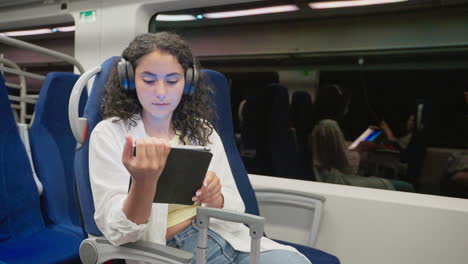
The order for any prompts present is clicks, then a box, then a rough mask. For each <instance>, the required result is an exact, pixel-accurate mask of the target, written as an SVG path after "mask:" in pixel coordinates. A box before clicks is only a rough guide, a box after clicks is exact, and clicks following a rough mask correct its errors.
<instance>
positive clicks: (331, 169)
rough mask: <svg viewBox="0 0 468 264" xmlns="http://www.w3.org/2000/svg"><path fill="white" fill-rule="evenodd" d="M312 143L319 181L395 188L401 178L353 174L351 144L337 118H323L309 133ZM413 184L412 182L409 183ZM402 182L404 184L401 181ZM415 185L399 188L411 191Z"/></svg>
mask: <svg viewBox="0 0 468 264" xmlns="http://www.w3.org/2000/svg"><path fill="white" fill-rule="evenodd" d="M309 143H310V145H311V146H310V147H311V148H312V149H313V152H314V159H313V160H312V167H313V169H314V172H315V177H316V179H317V181H319V182H326V183H336V184H345V185H351V186H360V187H369V188H377V189H387V190H395V184H393V183H392V182H395V183H400V182H401V181H395V180H388V179H384V178H378V177H363V176H358V175H355V174H353V168H352V167H351V166H350V160H349V159H348V157H349V156H351V155H349V154H348V155H347V154H346V152H347V151H348V150H347V147H346V143H345V140H344V136H343V133H342V132H341V129H340V127H339V126H338V123H337V122H336V121H334V120H330V119H324V120H322V121H320V122H319V123H318V124H317V125H316V126H315V128H314V129H313V131H312V134H311V135H310V137H309ZM407 185H409V184H407ZM398 186H400V184H398ZM412 189H413V188H412V186H405V187H403V188H401V189H400V188H399V189H397V190H402V191H406V190H408V191H411V190H412Z"/></svg>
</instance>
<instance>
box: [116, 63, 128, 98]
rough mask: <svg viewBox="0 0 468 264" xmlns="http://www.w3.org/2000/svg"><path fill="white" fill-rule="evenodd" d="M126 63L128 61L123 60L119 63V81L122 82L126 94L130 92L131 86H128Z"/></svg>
mask: <svg viewBox="0 0 468 264" xmlns="http://www.w3.org/2000/svg"><path fill="white" fill-rule="evenodd" d="M125 62H126V61H125V60H124V59H122V60H121V61H119V62H118V63H117V73H118V74H119V80H120V83H121V84H122V88H123V90H124V92H128V87H129V84H128V78H127V69H126V66H125Z"/></svg>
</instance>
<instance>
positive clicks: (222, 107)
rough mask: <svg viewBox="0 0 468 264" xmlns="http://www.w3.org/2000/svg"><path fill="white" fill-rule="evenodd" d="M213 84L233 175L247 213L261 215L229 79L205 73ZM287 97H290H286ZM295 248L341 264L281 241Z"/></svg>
mask: <svg viewBox="0 0 468 264" xmlns="http://www.w3.org/2000/svg"><path fill="white" fill-rule="evenodd" d="M204 72H205V73H206V74H207V75H208V77H209V78H210V80H211V82H212V83H213V89H214V103H215V107H216V111H217V116H218V121H217V122H213V124H214V126H215V129H216V131H217V132H218V133H219V135H220V137H221V140H222V141H223V144H224V147H225V149H226V154H227V156H228V160H229V164H230V166H231V170H232V173H233V175H234V178H235V180H236V184H237V187H238V189H239V192H240V193H241V196H242V198H243V200H244V203H245V207H246V211H247V212H249V213H252V214H257V215H258V205H257V200H256V199H255V194H254V192H253V189H252V185H251V184H250V181H249V178H248V175H247V171H246V170H245V167H244V165H243V164H242V160H241V158H240V154H239V152H238V150H237V148H236V144H235V138H234V132H233V131H234V130H233V127H232V114H231V100H230V95H229V86H228V82H227V80H226V77H225V76H224V75H223V74H221V73H219V72H216V71H212V70H204ZM286 98H287V97H286ZM278 242H280V243H284V244H288V245H291V246H293V247H295V248H296V249H297V250H299V251H300V252H301V253H302V254H304V255H305V256H306V257H307V258H309V260H311V262H312V263H314V264H338V263H340V262H339V260H338V258H337V257H335V256H333V255H330V254H328V253H326V252H323V251H321V250H318V249H314V248H309V247H305V246H302V245H297V244H293V243H288V242H283V241H278Z"/></svg>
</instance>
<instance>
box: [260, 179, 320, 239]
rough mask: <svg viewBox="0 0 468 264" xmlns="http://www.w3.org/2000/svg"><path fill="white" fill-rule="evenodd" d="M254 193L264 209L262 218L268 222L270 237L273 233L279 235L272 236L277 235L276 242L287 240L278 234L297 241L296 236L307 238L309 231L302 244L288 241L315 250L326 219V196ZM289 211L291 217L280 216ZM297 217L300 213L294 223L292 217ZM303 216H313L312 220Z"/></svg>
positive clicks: (264, 190) (268, 191)
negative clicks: (285, 210) (323, 221)
mask: <svg viewBox="0 0 468 264" xmlns="http://www.w3.org/2000/svg"><path fill="white" fill-rule="evenodd" d="M254 191H255V196H256V198H257V201H258V204H259V207H260V214H261V215H262V216H264V217H265V218H266V219H267V222H266V225H265V232H266V233H267V234H269V233H270V232H269V231H272V229H273V230H275V232H272V233H276V234H277V235H276V237H275V236H274V235H272V238H275V239H280V240H285V238H284V237H283V236H281V235H280V236H279V237H278V234H281V233H282V234H283V235H284V234H290V235H292V236H293V237H294V232H299V233H301V234H305V232H304V230H305V231H308V236H307V237H306V238H305V240H303V241H301V242H300V241H289V240H288V241H289V242H292V243H296V244H303V245H306V246H309V247H314V245H315V242H316V240H317V236H318V231H319V228H320V222H321V219H322V210H323V205H324V203H325V200H326V199H325V197H324V196H321V195H317V194H312V193H304V192H297V191H290V190H284V189H272V188H255V187H254ZM285 208H287V209H288V210H291V211H289V212H288V213H287V214H280V213H278V211H282V210H283V209H285ZM294 213H298V214H296V216H297V217H296V218H294V219H291V214H294ZM302 214H307V215H310V217H305V216H304V215H302ZM300 216H301V217H300ZM309 218H310V219H309ZM308 219H309V220H308ZM310 220H311V221H310ZM305 221H306V222H305ZM304 228H305V229H304ZM270 235H271V234H270ZM286 240H287V239H286Z"/></svg>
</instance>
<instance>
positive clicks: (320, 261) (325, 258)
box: [275, 239, 340, 264]
mask: <svg viewBox="0 0 468 264" xmlns="http://www.w3.org/2000/svg"><path fill="white" fill-rule="evenodd" d="M275 241H276V242H279V243H281V244H283V245H289V246H292V247H294V248H296V249H297V250H298V251H299V252H301V253H302V254H303V255H304V256H306V257H307V258H308V259H309V260H310V261H312V263H313V264H340V261H339V260H338V258H337V257H335V256H333V255H330V254H328V253H326V252H324V251H321V250H319V249H315V248H310V247H306V246H303V245H298V244H294V243H290V242H286V241H281V240H276V239H275Z"/></svg>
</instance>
